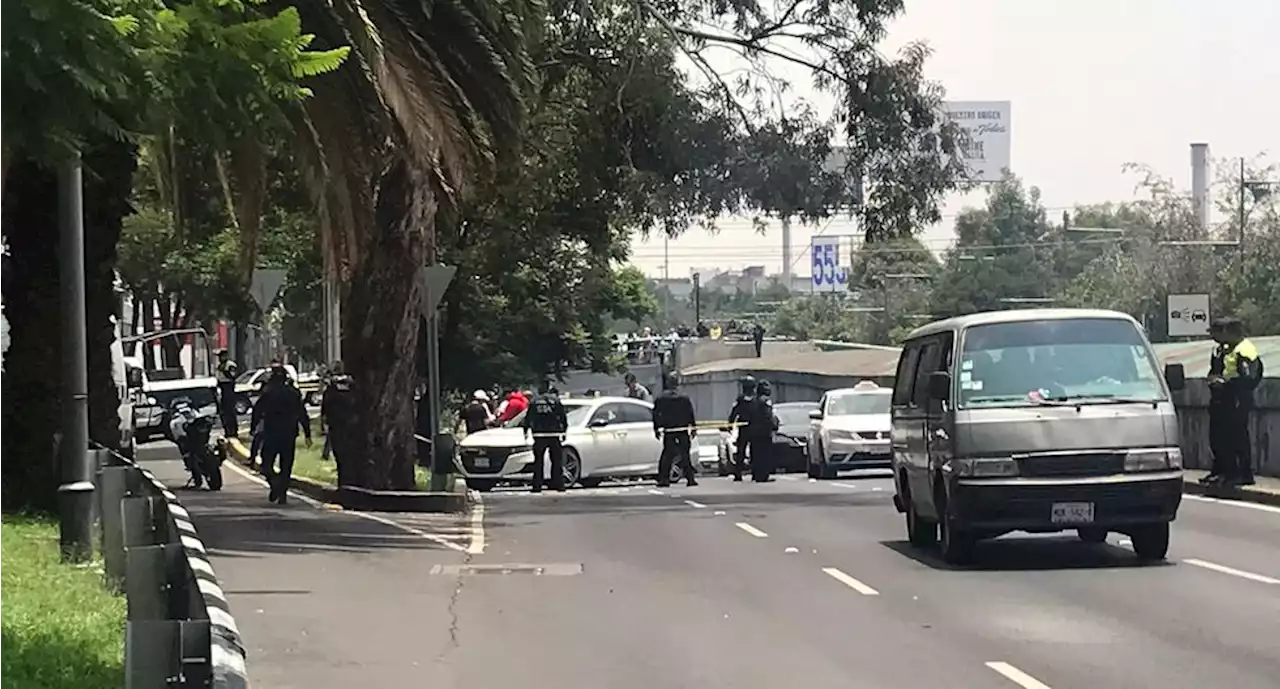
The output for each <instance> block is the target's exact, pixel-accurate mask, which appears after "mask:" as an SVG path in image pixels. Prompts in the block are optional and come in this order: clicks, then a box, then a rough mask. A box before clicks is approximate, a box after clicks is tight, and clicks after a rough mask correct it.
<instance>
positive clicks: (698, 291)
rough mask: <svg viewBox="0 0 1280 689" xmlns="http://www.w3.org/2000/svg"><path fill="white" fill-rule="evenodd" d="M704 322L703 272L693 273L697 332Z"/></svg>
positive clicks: (694, 313) (695, 329) (694, 324)
mask: <svg viewBox="0 0 1280 689" xmlns="http://www.w3.org/2000/svg"><path fill="white" fill-rule="evenodd" d="M701 324H702V274H701V273H694V274H693V328H694V331H695V332H696V331H697V329H698V327H699V326H701Z"/></svg>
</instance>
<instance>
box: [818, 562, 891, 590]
mask: <svg viewBox="0 0 1280 689" xmlns="http://www.w3.org/2000/svg"><path fill="white" fill-rule="evenodd" d="M822 571H823V572H825V573H826V575H827V576H829V577H831V578H832V579H835V580H836V581H838V582H840V583H841V584H844V585H845V586H848V587H849V588H851V589H853V590H854V591H857V592H858V593H861V594H862V595H864V596H878V595H880V592H879V591H877V590H875V589H873V588H871V587H870V586H867V585H866V584H864V583H862V582H861V581H858V580H857V579H854V578H853V577H851V576H849V575H848V574H845V573H844V572H842V571H840V570H839V569H836V568H835V567H823V568H822Z"/></svg>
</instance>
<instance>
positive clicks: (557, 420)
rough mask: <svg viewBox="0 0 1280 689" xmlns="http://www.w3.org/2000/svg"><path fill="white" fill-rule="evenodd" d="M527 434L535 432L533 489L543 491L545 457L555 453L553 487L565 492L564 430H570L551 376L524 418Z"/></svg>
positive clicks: (543, 382)
mask: <svg viewBox="0 0 1280 689" xmlns="http://www.w3.org/2000/svg"><path fill="white" fill-rule="evenodd" d="M520 425H521V426H522V427H523V428H524V434H525V437H526V438H528V436H529V435H530V434H532V435H533V488H532V490H533V492H535V493H541V492H542V482H543V480H544V477H543V460H544V459H546V457H547V453H548V452H550V453H551V489H552V490H555V491H559V492H562V493H563V492H564V490H565V488H567V487H568V486H565V485H564V434H565V431H567V430H569V419H568V418H567V417H566V416H565V411H564V405H563V404H561V403H560V394H559V392H558V391H557V390H556V386H555V385H554V384H552V382H551V381H550V380H544V381H542V384H541V385H539V386H538V394H536V395H534V396H533V401H532V402H530V403H529V411H528V412H527V413H526V414H525V415H524V421H521V422H520Z"/></svg>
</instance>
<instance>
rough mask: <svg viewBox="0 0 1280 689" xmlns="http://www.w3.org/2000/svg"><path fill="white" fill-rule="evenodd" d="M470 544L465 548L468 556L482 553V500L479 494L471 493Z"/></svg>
mask: <svg viewBox="0 0 1280 689" xmlns="http://www.w3.org/2000/svg"><path fill="white" fill-rule="evenodd" d="M471 499H472V503H471V544H470V545H468V546H467V554H468V555H480V554H482V553H484V547H485V538H484V498H482V497H481V496H480V493H478V492H476V491H471Z"/></svg>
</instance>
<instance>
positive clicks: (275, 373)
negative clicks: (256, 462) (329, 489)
mask: <svg viewBox="0 0 1280 689" xmlns="http://www.w3.org/2000/svg"><path fill="white" fill-rule="evenodd" d="M259 423H261V424H262V431H261V435H262V473H263V475H264V476H266V477H267V483H268V484H270V486H271V492H270V494H269V496H268V498H267V499H268V500H270V501H271V502H277V503H280V504H281V505H283V504H285V501H286V495H287V494H288V492H289V480H290V478H292V476H293V455H294V449H295V446H294V442H295V441H296V440H297V438H298V430H299V429H301V430H302V434H303V435H304V436H306V439H307V447H311V419H309V418H308V417H307V407H306V405H305V404H303V402H302V393H300V392H298V388H296V387H294V386H292V385H290V384H289V374H288V373H286V372H285V369H284V366H281V365H279V364H277V365H275V366H272V367H271V374H270V377H269V378H267V384H266V385H265V386H263V388H262V395H261V396H260V397H258V403H257V404H255V405H253V425H254V426H255V427H256V426H257V425H258V424H259ZM277 457H278V458H279V459H280V472H279V473H278V474H277V473H276V470H275V464H276V458H277Z"/></svg>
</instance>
